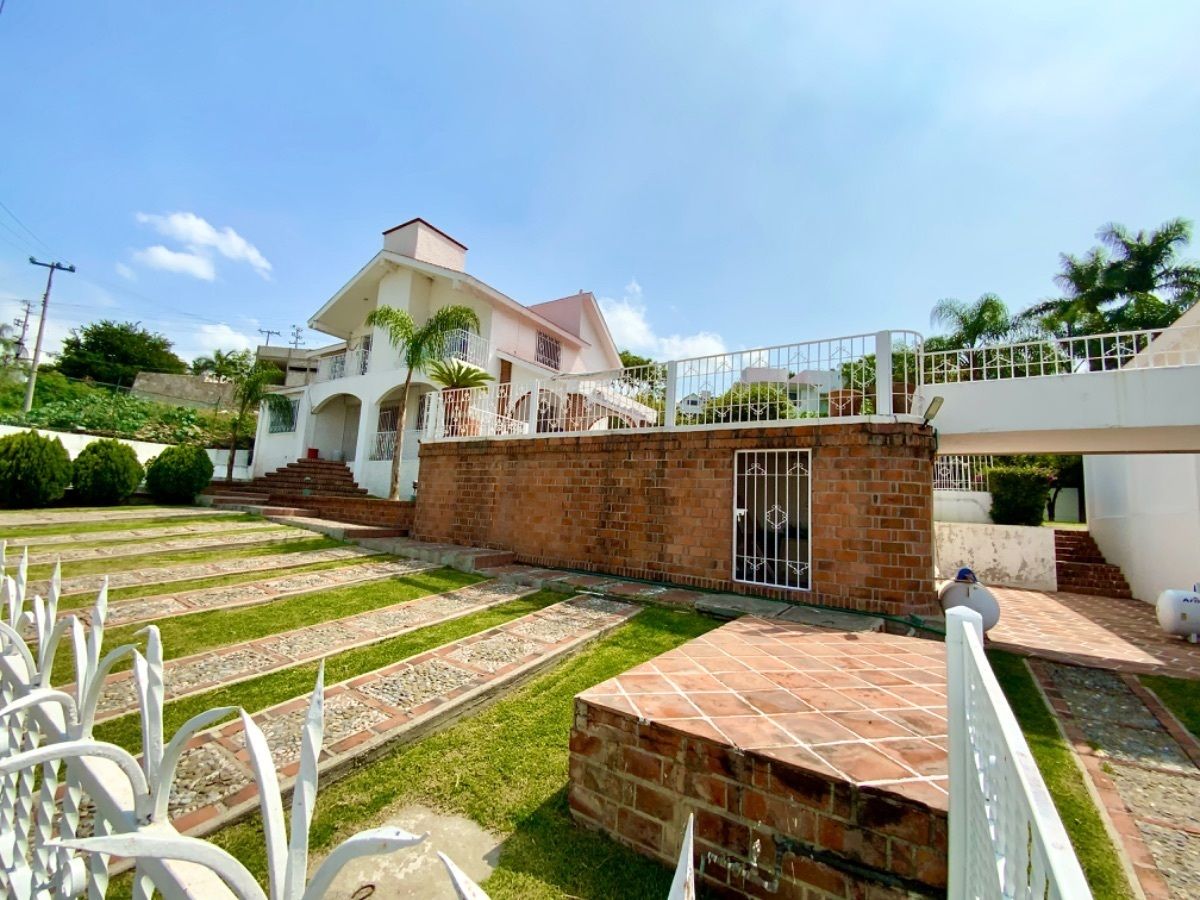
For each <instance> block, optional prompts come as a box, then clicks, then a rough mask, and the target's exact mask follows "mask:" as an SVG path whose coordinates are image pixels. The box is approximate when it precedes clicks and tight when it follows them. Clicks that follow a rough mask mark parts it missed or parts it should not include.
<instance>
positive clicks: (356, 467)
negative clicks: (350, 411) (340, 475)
mask: <svg viewBox="0 0 1200 900" xmlns="http://www.w3.org/2000/svg"><path fill="white" fill-rule="evenodd" d="M378 426H379V402H378V401H372V402H367V401H366V400H363V402H362V405H361V406H360V407H359V410H358V435H357V438H356V440H355V442H354V464H353V465H352V466H351V471H353V472H354V480H355V481H357V482H358V483H359V484H360V485H361V484H362V480H363V474H364V470H365V468H366V465H367V455H368V454H369V453H370V452H371V442H372V440H373V439H374V437H375V430H376V428H378Z"/></svg>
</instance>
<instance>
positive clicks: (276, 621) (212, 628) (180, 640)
mask: <svg viewBox="0 0 1200 900" xmlns="http://www.w3.org/2000/svg"><path fill="white" fill-rule="evenodd" d="M482 580H483V579H482V578H481V577H480V576H478V575H468V574H466V573H465V572H458V571H456V570H454V569H434V570H431V571H427V572H417V573H414V574H412V575H404V576H402V577H399V578H390V579H388V580H386V581H376V582H369V583H367V584H355V585H347V586H346V587H340V588H334V589H333V590H328V591H316V592H314V593H311V594H297V595H294V596H290V597H283V598H281V599H279V600H271V601H268V602H266V603H259V604H255V605H253V606H241V607H233V608H231V609H210V610H205V611H204V612H197V613H191V614H189V615H185V616H171V617H169V618H165V619H158V620H156V621H155V622H154V624H156V625H157V626H158V628H159V631H160V633H161V635H162V645H163V658H164V659H174V658H176V657H180V656H190V655H191V654H193V653H199V652H200V651H202V650H210V649H212V648H214V647H224V646H226V645H228V644H238V643H242V642H243V641H253V640H256V639H257V638H261V637H266V636H267V635H270V634H278V633H279V632H281V631H291V630H292V629H293V628H300V627H301V626H304V625H316V624H318V623H320V622H328V621H330V620H331V619H340V618H343V617H345V616H352V615H354V614H356V613H361V612H368V611H370V610H372V609H379V608H380V607H383V606H392V605H394V604H396V603H404V602H405V601H407V600H415V599H416V598H417V597H425V596H428V595H429V594H440V593H443V592H445V591H452V590H455V589H456V588H460V587H465V586H466V585H468V584H475V583H476V582H478V581H482ZM146 624H147V623H145V622H135V623H132V624H129V625H121V626H118V627H116V628H110V629H106V630H105V632H104V646H105V647H108V648H113V647H119V646H121V645H122V644H137V645H138V646H145V637H143V636H139V635H138V632H139V631H141V630H142V629H143V628H144V627H145V626H146ZM65 649H66V648H62V649H60V651H59V654H58V656H57V657H55V660H54V673H53V679H54V683H55V684H65V683H67V682H69V681H71V679H72V677H73V675H72V672H73V664H74V663H73V660H72V658H71V653H70V652H69V651H67V652H65V653H64V652H63V650H65Z"/></svg>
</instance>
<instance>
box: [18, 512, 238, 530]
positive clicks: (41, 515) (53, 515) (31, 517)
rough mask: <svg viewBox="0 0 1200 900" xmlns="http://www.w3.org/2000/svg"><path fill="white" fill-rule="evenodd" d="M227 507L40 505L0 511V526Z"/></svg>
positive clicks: (142, 516) (186, 514)
mask: <svg viewBox="0 0 1200 900" xmlns="http://www.w3.org/2000/svg"><path fill="white" fill-rule="evenodd" d="M227 515H229V510H224V509H208V508H206V507H202V506H172V507H162V506H114V507H111V508H105V509H42V510H35V511H31V510H20V511H17V512H4V513H0V530H3V531H5V532H7V531H8V529H10V528H22V527H28V526H30V525H64V524H67V523H70V522H89V523H90V522H116V521H120V520H122V519H175V518H179V519H185V518H187V519H193V518H194V519H203V518H205V517H206V516H227Z"/></svg>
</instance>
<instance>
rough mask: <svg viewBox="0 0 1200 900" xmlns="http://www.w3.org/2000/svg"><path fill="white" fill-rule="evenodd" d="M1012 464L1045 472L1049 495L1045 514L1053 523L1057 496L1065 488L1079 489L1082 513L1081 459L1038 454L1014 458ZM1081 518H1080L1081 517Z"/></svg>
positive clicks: (1081, 510) (1079, 457) (1078, 457)
mask: <svg viewBox="0 0 1200 900" xmlns="http://www.w3.org/2000/svg"><path fill="white" fill-rule="evenodd" d="M1012 464H1013V465H1015V466H1019V467H1026V468H1036V469H1040V470H1041V471H1043V472H1045V473H1046V474H1047V476H1048V477H1049V479H1050V493H1049V496H1048V498H1047V500H1046V513H1047V515H1048V517H1049V519H1050V521H1054V520H1055V519H1054V507H1055V505H1056V504H1057V503H1058V496H1059V494H1061V493H1062V492H1063V490H1064V489H1065V488H1077V489H1079V502H1080V504H1081V506H1080V510H1079V511H1080V513H1082V512H1083V507H1082V503H1083V457H1082V456H1064V455H1061V454H1050V453H1039V454H1032V455H1023V456H1014V457H1012ZM1081 518H1082V516H1081Z"/></svg>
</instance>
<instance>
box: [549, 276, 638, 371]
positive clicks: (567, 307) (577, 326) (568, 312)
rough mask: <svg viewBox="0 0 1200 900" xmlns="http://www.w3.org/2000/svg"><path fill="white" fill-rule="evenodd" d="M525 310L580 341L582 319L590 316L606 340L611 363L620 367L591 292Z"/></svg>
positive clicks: (606, 324) (606, 325) (594, 325)
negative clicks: (612, 361) (612, 360)
mask: <svg viewBox="0 0 1200 900" xmlns="http://www.w3.org/2000/svg"><path fill="white" fill-rule="evenodd" d="M526 309H528V310H529V311H530V312H533V313H535V314H536V315H539V316H541V317H542V318H543V319H548V320H549V321H551V322H553V323H554V324H555V325H557V326H558V327H559V328H561V329H563V330H564V331H568V332H570V333H571V334H573V335H575V336H576V337H578V338H580V340H583V339H584V338H583V317H584V316H591V317H592V322H593V327H595V328H596V330H597V331H598V332H599V333H600V334H601V335H602V336H603V337H604V338H606V339H607V341H606V343H607V347H605V349H611V350H612V353H611V354H610V355H611V356H612V357H613V359H614V360H615V362H614V363H613V364H614V366H619V365H620V357H619V356H617V355H616V352H617V351H616V344H615V342H614V341H613V339H612V334H611V333H610V332H609V330H608V323H607V322H605V321H604V313H602V312H601V311H600V304H599V303H597V302H596V295H595V294H593V293H592V292H591V291H580V292H579V293H577V294H571V295H570V296H568V297H560V298H559V299H557V300H547V301H545V302H544V303H532V304H530V305H529V306H527V307H526ZM602 343H604V342H602Z"/></svg>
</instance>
